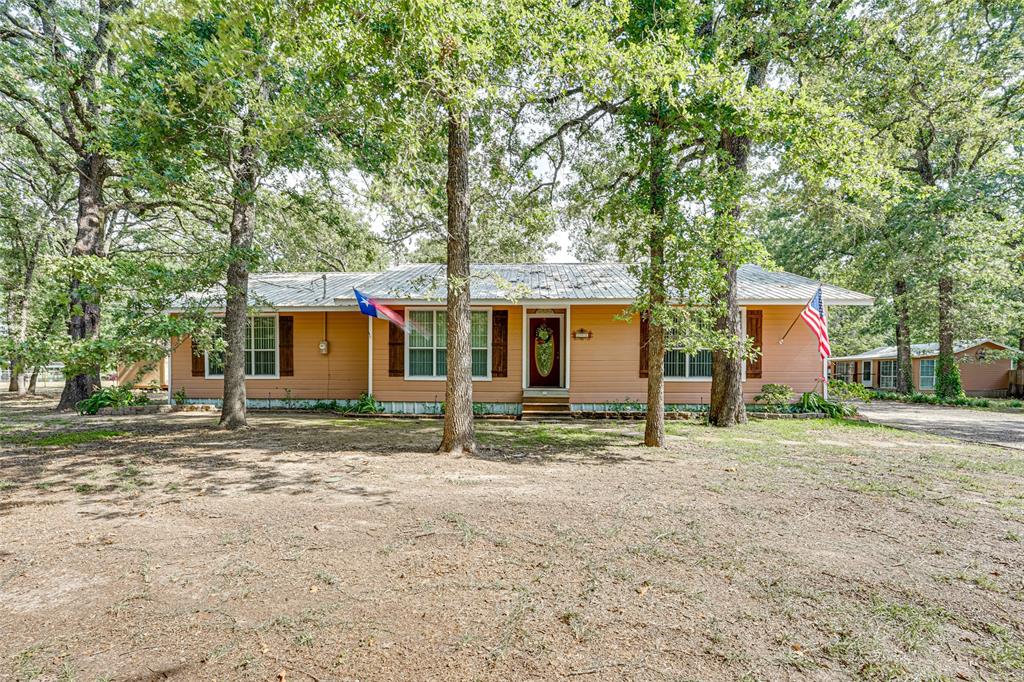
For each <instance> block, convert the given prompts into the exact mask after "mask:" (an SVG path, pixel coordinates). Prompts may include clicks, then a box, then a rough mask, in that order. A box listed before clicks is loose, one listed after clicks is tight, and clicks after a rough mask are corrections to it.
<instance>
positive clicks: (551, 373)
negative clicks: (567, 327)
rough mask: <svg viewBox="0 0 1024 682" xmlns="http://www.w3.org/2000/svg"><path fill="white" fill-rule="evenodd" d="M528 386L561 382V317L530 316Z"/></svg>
mask: <svg viewBox="0 0 1024 682" xmlns="http://www.w3.org/2000/svg"><path fill="white" fill-rule="evenodd" d="M527 343H528V345H529V349H530V350H529V353H530V386H537V387H541V386H561V384H562V318H560V317H531V318H530V336H529V337H528V338H527Z"/></svg>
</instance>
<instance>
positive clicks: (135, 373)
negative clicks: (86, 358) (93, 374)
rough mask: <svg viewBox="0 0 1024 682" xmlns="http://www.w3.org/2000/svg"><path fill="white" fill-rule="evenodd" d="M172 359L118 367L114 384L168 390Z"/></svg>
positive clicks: (143, 361) (142, 361) (145, 361)
mask: <svg viewBox="0 0 1024 682" xmlns="http://www.w3.org/2000/svg"><path fill="white" fill-rule="evenodd" d="M169 362H170V358H163V359H162V360H139V361H137V362H133V363H131V364H129V365H118V366H117V374H116V375H114V383H116V384H117V385H118V386H133V387H135V388H146V389H154V390H165V391H166V390H167V374H168V372H167V365H168V363H169Z"/></svg>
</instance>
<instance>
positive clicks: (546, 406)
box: [523, 400, 570, 412]
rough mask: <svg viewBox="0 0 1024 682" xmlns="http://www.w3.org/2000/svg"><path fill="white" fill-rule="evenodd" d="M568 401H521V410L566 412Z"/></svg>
mask: <svg viewBox="0 0 1024 682" xmlns="http://www.w3.org/2000/svg"><path fill="white" fill-rule="evenodd" d="M569 409H570V407H569V403H535V402H533V401H532V400H531V401H529V402H527V401H523V412H538V411H539V412H568V411H569Z"/></svg>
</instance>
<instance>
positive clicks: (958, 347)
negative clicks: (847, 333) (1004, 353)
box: [831, 339, 1013, 361]
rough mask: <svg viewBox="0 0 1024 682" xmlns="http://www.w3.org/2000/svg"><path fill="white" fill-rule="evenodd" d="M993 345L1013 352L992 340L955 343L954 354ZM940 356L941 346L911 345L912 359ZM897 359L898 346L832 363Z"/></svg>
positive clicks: (879, 349)
mask: <svg viewBox="0 0 1024 682" xmlns="http://www.w3.org/2000/svg"><path fill="white" fill-rule="evenodd" d="M986 343H991V344H994V345H996V346H999V347H1000V348H1005V349H1006V350H1013V349H1012V348H1010V347H1009V346H1007V345H1006V344H1003V343H999V342H998V341H993V340H992V339H973V340H971V341H954V342H953V352H954V353H962V352H964V351H965V350H970V349H972V348H976V347H978V346H980V345H982V344H986ZM938 354H939V344H937V343H912V344H911V345H910V357H912V358H927V357H930V356H932V355H938ZM895 359H896V346H879V347H878V348H874V349H872V350H869V351H866V352H864V353H860V354H859V355H844V356H842V357H837V358H831V360H832V361H837V360H838V361H846V360H895Z"/></svg>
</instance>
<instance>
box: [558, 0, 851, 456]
mask: <svg viewBox="0 0 1024 682" xmlns="http://www.w3.org/2000/svg"><path fill="white" fill-rule="evenodd" d="M844 24H845V19H844V17H843V8H842V7H840V6H839V5H838V4H837V3H816V2H794V3H787V4H785V5H784V6H778V7H776V6H762V5H750V4H735V5H731V4H730V5H726V6H724V7H717V6H711V5H708V4H705V3H699V2H685V1H680V2H670V3H657V4H649V3H646V2H634V3H631V4H629V5H625V4H624V5H622V6H621V7H619V8H617V12H615V13H613V14H612V15H610V16H609V17H607V21H606V23H605V24H604V26H605V29H606V31H607V33H606V34H605V42H604V43H601V42H600V41H587V40H581V41H580V43H581V44H582V47H581V48H579V50H580V52H581V53H582V54H580V55H577V54H575V53H573V54H571V56H568V57H567V58H566V59H565V62H566V63H568V64H572V70H571V74H575V79H570V80H569V83H568V84H566V85H565V86H564V87H563V88H562V89H561V90H560V91H556V92H553V93H551V94H548V95H544V96H541V97H539V98H538V100H539V101H540V102H541V103H545V104H547V103H556V105H557V104H560V103H562V102H563V101H569V100H571V99H572V97H573V96H575V95H579V97H581V98H582V99H583V100H584V102H586V104H584V105H581V106H578V107H577V108H575V109H570V113H569V114H568V115H564V116H563V117H562V118H561V119H560V121H559V122H558V123H557V125H556V126H555V128H554V131H553V132H552V133H550V134H549V135H547V136H546V137H544V138H543V139H542V140H541V144H543V143H548V144H549V145H550V147H551V148H552V149H553V150H554V151H552V152H550V161H549V163H550V165H552V166H553V167H554V168H555V169H556V170H557V169H559V168H561V167H562V165H563V160H564V158H565V156H566V152H565V146H566V138H567V137H568V136H569V135H575V136H576V137H577V139H583V140H585V142H586V144H583V145H581V146H583V147H587V146H589V147H590V148H591V149H593V150H596V151H592V152H590V153H589V154H588V153H586V152H584V153H583V156H584V157H587V156H589V159H587V160H586V161H585V162H584V167H583V168H582V169H581V168H579V167H578V166H577V167H576V168H574V170H575V171H576V172H577V173H578V175H579V181H578V182H576V183H575V184H576V186H577V188H579V189H578V191H577V192H576V193H575V194H576V197H575V198H576V199H577V201H576V203H577V204H585V205H586V204H591V203H593V202H594V200H595V197H597V198H598V199H599V202H598V203H599V206H600V208H599V209H598V210H597V211H592V212H589V218H590V221H589V222H590V225H589V226H588V225H587V222H588V220H587V219H586V218H584V219H583V220H580V221H579V222H580V223H582V224H583V225H585V226H586V230H587V232H586V237H585V239H584V240H583V243H584V244H585V245H586V244H594V245H596V247H597V248H596V249H594V250H596V251H598V252H603V253H607V252H608V250H609V249H608V248H607V244H609V243H615V247H616V248H615V250H616V251H617V252H618V255H619V256H620V258H622V259H623V260H625V261H627V262H630V263H635V264H636V266H635V267H634V270H635V271H636V276H637V280H638V283H639V285H640V290H641V291H642V292H643V295H642V299H641V300H639V301H638V303H637V306H636V309H637V310H638V311H639V312H641V314H642V315H643V316H644V317H645V318H646V322H647V326H648V329H649V333H648V342H647V353H648V356H647V376H648V421H647V430H646V433H645V442H646V443H647V444H649V445H659V444H661V442H662V441H663V438H664V428H663V421H662V419H663V411H664V383H663V376H662V366H663V361H664V354H665V349H666V348H672V349H690V350H697V349H699V348H704V349H710V350H712V351H713V357H714V362H713V377H712V400H711V406H710V414H709V421H710V423H711V424H714V425H716V426H730V425H732V424H735V423H739V422H742V421H744V420H745V418H746V417H745V410H744V405H743V395H742V390H741V389H742V384H741V378H742V371H743V361H744V359H745V358H746V357H747V354H748V351H747V349H746V348H745V347H744V343H743V337H744V330H743V329H742V328H741V319H742V318H741V315H740V311H739V307H738V303H737V270H738V266H739V265H740V264H741V263H743V262H750V261H756V260H759V259H761V258H762V255H763V252H762V251H761V249H760V247H759V245H758V244H757V243H756V241H755V240H754V239H753V235H752V230H751V228H750V227H749V224H748V222H747V220H746V216H745V211H746V210H747V209H748V208H749V205H750V201H751V199H750V197H751V163H750V159H751V157H752V155H753V154H755V152H756V153H759V154H761V155H764V156H773V157H775V158H776V159H777V158H780V157H783V158H785V157H788V156H791V155H792V156H795V157H802V158H801V159H799V160H794V161H793V163H799V164H801V165H802V167H803V168H804V170H805V171H807V172H809V173H813V174H814V175H815V177H819V176H823V175H824V170H823V169H825V168H827V167H828V165H829V164H830V163H832V162H834V161H835V160H836V158H837V157H840V156H842V151H843V150H840V149H838V148H837V144H836V143H835V142H832V141H829V140H828V138H827V134H828V133H830V132H832V130H833V129H835V128H840V129H841V128H842V123H841V121H840V120H839V119H838V117H837V116H836V114H835V113H834V112H832V111H831V110H829V109H828V107H827V106H825V104H824V102H822V101H821V100H820V99H819V98H817V97H816V96H815V93H813V92H808V91H806V90H805V89H804V88H803V87H802V84H801V82H800V79H799V78H798V77H797V76H798V75H799V74H800V72H801V69H802V68H805V66H806V64H807V63H808V62H813V61H815V60H819V61H820V60H822V59H824V57H823V56H822V55H819V54H816V53H815V52H814V50H819V51H821V52H824V53H826V54H827V53H828V50H830V49H832V48H834V46H835V44H836V43H839V42H842V40H843V39H844V36H845V34H844V33H843V31H842V30H841V29H843V27H844ZM588 50H589V51H588ZM773 67H774V69H775V73H774V76H775V77H774V78H773V79H769V78H768V74H769V70H770V68H773ZM560 75H562V76H564V74H560ZM556 80H557V79H556ZM605 119H608V121H610V122H606V120H605ZM823 121H824V122H825V123H826V124H827V125H826V126H825V128H826V130H823V131H819V128H821V127H822V126H821V124H822V122H823ZM848 138H849V136H847V135H844V136H842V139H843V140H846V139H848ZM627 207H628V210H625V209H627ZM582 213H584V214H588V211H587V210H585V209H584V210H583V211H582ZM644 213H645V214H646V215H645V216H644V215H643V214H644ZM609 225H611V226H612V227H613V230H614V233H615V235H616V237H615V238H614V239H611V240H609V239H608V238H607V228H608V226H609ZM595 237H596V239H595ZM673 298H674V299H675V300H672V299H673ZM709 323H710V324H709ZM696 343H699V344H700V345H697V346H694V345H692V344H696Z"/></svg>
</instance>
